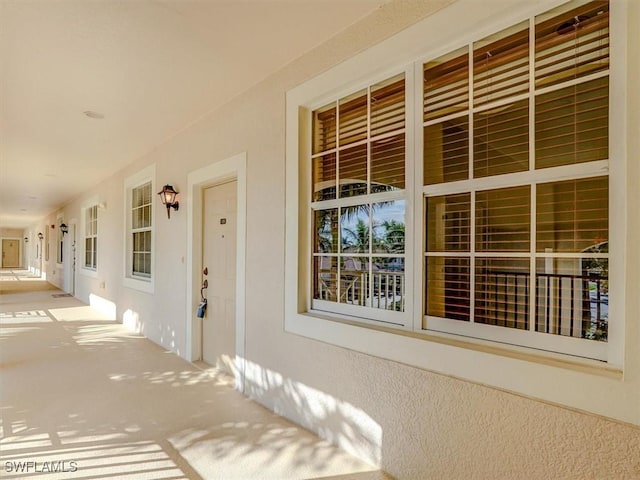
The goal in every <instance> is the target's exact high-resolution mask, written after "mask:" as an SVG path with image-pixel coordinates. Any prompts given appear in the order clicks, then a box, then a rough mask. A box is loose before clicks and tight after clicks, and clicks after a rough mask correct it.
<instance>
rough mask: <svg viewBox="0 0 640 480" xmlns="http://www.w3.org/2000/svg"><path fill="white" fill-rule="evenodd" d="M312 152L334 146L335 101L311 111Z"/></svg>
mask: <svg viewBox="0 0 640 480" xmlns="http://www.w3.org/2000/svg"><path fill="white" fill-rule="evenodd" d="M312 122H313V142H312V143H313V153H314V154H316V153H320V152H326V151H327V150H331V149H333V148H336V103H335V102H333V103H331V104H329V105H326V106H324V107H322V108H320V109H318V110H315V111H314V112H313V117H312Z"/></svg>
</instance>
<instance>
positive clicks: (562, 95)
mask: <svg viewBox="0 0 640 480" xmlns="http://www.w3.org/2000/svg"><path fill="white" fill-rule="evenodd" d="M535 130H536V168H546V167H555V166H559V165H569V164H574V163H582V162H591V161H594V160H605V159H607V158H608V156H609V80H608V78H607V77H604V78H599V79H597V80H593V81H590V82H587V83H580V84H578V85H573V86H570V87H567V88H563V89H560V90H556V91H553V92H550V93H547V94H544V95H539V96H537V97H536V124H535Z"/></svg>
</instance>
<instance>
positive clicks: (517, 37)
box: [473, 22, 529, 106]
mask: <svg viewBox="0 0 640 480" xmlns="http://www.w3.org/2000/svg"><path fill="white" fill-rule="evenodd" d="M528 91H529V27H528V23H527V22H523V23H521V24H519V25H516V26H515V27H512V28H510V29H507V30H504V31H502V32H500V33H497V34H495V35H492V36H490V37H487V38H485V39H483V40H481V41H479V42H476V43H475V44H474V49H473V99H474V105H476V106H478V105H483V104H486V103H488V102H494V101H497V100H501V99H503V98H507V97H512V96H514V95H518V94H521V93H526V92H528Z"/></svg>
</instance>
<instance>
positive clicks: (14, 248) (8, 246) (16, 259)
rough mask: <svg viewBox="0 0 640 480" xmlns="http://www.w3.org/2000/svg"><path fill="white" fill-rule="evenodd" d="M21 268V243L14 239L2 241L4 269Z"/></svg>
mask: <svg viewBox="0 0 640 480" xmlns="http://www.w3.org/2000/svg"><path fill="white" fill-rule="evenodd" d="M19 267H20V242H19V241H18V240H12V239H5V238H3V239H2V268H19Z"/></svg>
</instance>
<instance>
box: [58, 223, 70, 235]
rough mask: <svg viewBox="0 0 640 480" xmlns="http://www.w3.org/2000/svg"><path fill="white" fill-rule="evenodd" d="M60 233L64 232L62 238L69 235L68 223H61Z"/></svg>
mask: <svg viewBox="0 0 640 480" xmlns="http://www.w3.org/2000/svg"><path fill="white" fill-rule="evenodd" d="M60 231H61V232H62V236H64V235H65V234H67V233H69V227H68V226H67V224H66V223H61V224H60Z"/></svg>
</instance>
